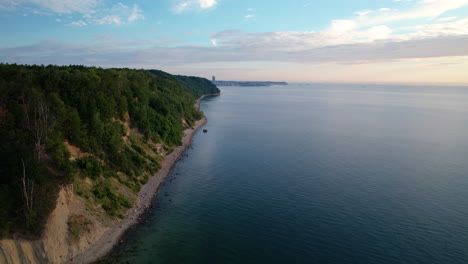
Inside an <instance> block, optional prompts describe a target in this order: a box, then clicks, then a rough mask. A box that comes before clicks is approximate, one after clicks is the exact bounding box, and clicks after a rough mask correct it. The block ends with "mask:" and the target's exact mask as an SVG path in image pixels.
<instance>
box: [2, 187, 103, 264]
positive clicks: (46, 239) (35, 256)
mask: <svg viewBox="0 0 468 264" xmlns="http://www.w3.org/2000/svg"><path fill="white" fill-rule="evenodd" d="M71 216H80V217H82V218H85V219H88V221H89V223H88V226H89V227H90V228H88V229H87V230H84V231H83V232H82V233H80V235H79V236H78V237H77V238H76V239H72V236H71V234H70V230H69V223H68V222H69V219H70V217H71ZM106 230H107V227H105V226H104V225H103V224H102V223H101V222H100V221H98V219H96V217H95V216H93V215H91V214H90V213H89V212H88V211H87V210H86V208H85V202H84V201H83V199H82V198H81V197H79V196H77V195H75V194H74V192H73V187H72V185H68V186H62V187H61V189H60V192H59V195H58V199H57V204H56V207H55V209H54V210H53V212H52V213H51V214H50V216H49V219H48V221H47V224H46V226H45V229H44V233H43V235H42V239H40V240H37V241H29V240H23V239H14V240H13V239H6V240H0V263H14V264H16V263H19V264H22V263H65V262H67V261H70V260H72V259H73V257H74V256H76V255H78V254H80V253H82V252H83V251H85V250H86V249H87V248H89V247H90V245H92V244H93V243H94V242H95V241H96V240H97V239H98V238H99V237H101V235H102V234H103V233H104V232H105V231H106Z"/></svg>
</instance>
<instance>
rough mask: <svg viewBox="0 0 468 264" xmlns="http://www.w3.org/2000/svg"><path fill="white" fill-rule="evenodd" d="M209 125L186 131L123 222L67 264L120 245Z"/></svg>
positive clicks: (197, 124)
mask: <svg viewBox="0 0 468 264" xmlns="http://www.w3.org/2000/svg"><path fill="white" fill-rule="evenodd" d="M216 95H220V94H206V95H202V96H201V97H200V98H198V99H197V100H196V101H195V105H194V107H195V108H196V109H197V110H200V102H201V100H203V98H205V97H207V96H216ZM206 123H207V119H206V117H205V116H204V117H203V118H202V119H200V120H198V121H197V122H195V125H194V126H193V128H188V129H186V130H184V137H183V139H182V145H181V146H178V147H177V148H176V149H175V150H174V151H172V152H171V153H170V154H169V155H166V157H165V158H164V163H163V164H162V167H161V169H160V170H159V171H158V172H157V173H156V174H155V175H153V176H152V177H151V178H150V179H149V180H148V182H147V183H146V184H145V185H143V187H142V188H141V190H140V192H139V193H138V201H137V202H136V203H135V205H134V206H133V207H132V208H131V209H130V210H129V213H128V214H127V215H126V216H125V218H123V219H122V220H121V221H118V222H117V223H115V224H113V225H112V226H110V227H109V229H108V230H107V231H106V232H104V233H103V234H102V236H101V237H100V238H99V239H98V240H97V241H96V242H95V243H93V245H92V246H91V247H89V248H88V249H87V250H86V251H84V252H83V253H81V254H79V255H76V256H74V257H73V259H72V260H68V261H67V262H66V263H93V262H95V261H98V260H99V259H101V258H103V257H105V256H106V255H107V254H109V253H110V252H111V250H112V249H113V248H114V247H115V246H116V245H117V244H118V243H119V241H120V238H121V237H122V235H123V234H124V233H125V232H126V231H127V230H128V229H129V228H130V227H131V226H133V225H134V224H137V223H138V221H139V217H140V215H141V214H142V213H143V212H145V210H146V209H147V208H148V207H149V206H150V205H151V202H152V201H153V198H154V197H155V195H156V194H157V192H158V189H159V187H160V185H161V184H162V183H163V182H164V179H165V178H166V177H167V175H168V174H169V172H170V171H171V170H172V168H173V167H174V165H175V164H176V162H177V161H178V160H179V159H180V157H181V156H182V154H183V153H184V151H185V150H186V149H187V148H188V147H189V146H190V145H191V143H192V138H193V136H194V135H195V133H196V132H197V131H198V129H199V128H200V127H202V126H203V125H205V124H206Z"/></svg>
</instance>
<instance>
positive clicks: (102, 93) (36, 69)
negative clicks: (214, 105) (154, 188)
mask: <svg viewBox="0 0 468 264" xmlns="http://www.w3.org/2000/svg"><path fill="white" fill-rule="evenodd" d="M210 93H219V90H218V88H216V86H214V85H213V84H212V83H211V82H210V81H208V80H206V79H202V78H198V77H184V76H173V75H170V74H168V73H164V72H161V71H145V70H131V69H101V68H95V67H84V66H24V65H6V64H0V201H2V202H1V203H0V236H2V237H5V236H9V235H11V234H18V233H21V234H24V235H38V234H39V233H40V230H41V227H42V224H43V223H44V221H45V217H46V216H47V215H48V214H49V213H50V211H51V210H52V209H53V207H54V205H55V199H56V195H57V192H58V187H59V185H60V184H68V183H73V184H74V187H75V188H74V189H75V192H76V193H77V194H78V195H80V196H82V197H85V198H86V199H87V200H88V201H90V203H96V204H99V205H100V207H99V208H102V211H103V214H105V215H106V216H107V217H111V218H117V217H121V216H123V214H124V213H125V212H126V210H128V208H130V207H131V206H132V198H131V195H125V193H124V192H119V191H116V188H114V187H115V185H116V184H121V185H122V186H125V188H128V190H131V192H133V193H137V192H138V190H139V189H140V188H141V186H142V185H143V184H144V183H145V182H146V181H147V180H148V178H149V176H150V175H152V174H154V173H155V172H156V171H158V169H159V168H160V162H161V160H162V159H163V156H164V155H165V154H167V153H168V152H170V151H171V150H172V149H173V148H174V147H176V146H178V145H180V144H181V139H182V136H183V130H184V126H185V127H188V126H192V125H193V123H194V122H195V121H196V120H199V119H200V118H202V116H203V113H202V112H200V111H198V110H196V109H195V108H194V106H193V105H194V102H195V99H196V98H197V97H199V96H200V95H203V94H210ZM85 183H86V184H85Z"/></svg>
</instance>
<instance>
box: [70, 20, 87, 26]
mask: <svg viewBox="0 0 468 264" xmlns="http://www.w3.org/2000/svg"><path fill="white" fill-rule="evenodd" d="M86 25H88V24H87V23H86V22H84V21H83V20H78V21H74V22H71V23H70V24H67V26H75V27H82V26H86Z"/></svg>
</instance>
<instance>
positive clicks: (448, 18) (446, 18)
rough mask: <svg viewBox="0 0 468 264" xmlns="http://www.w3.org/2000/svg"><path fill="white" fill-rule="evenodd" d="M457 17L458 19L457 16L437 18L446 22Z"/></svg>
mask: <svg viewBox="0 0 468 264" xmlns="http://www.w3.org/2000/svg"><path fill="white" fill-rule="evenodd" d="M455 19H457V17H456V16H452V17H441V18H439V19H437V21H441V22H445V21H451V20H455Z"/></svg>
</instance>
